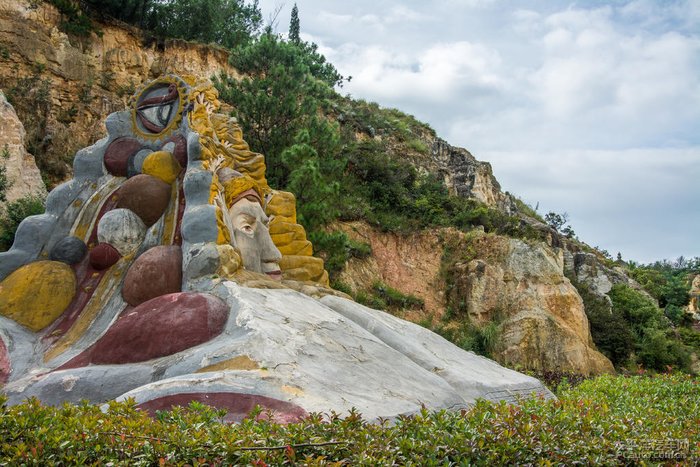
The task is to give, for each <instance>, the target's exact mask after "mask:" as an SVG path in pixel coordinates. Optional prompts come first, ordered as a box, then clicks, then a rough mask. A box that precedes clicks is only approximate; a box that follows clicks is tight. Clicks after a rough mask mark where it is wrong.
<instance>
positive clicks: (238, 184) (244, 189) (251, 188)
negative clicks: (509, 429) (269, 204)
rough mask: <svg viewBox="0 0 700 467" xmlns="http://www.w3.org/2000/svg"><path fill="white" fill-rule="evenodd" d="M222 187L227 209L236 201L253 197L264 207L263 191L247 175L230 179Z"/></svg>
mask: <svg viewBox="0 0 700 467" xmlns="http://www.w3.org/2000/svg"><path fill="white" fill-rule="evenodd" d="M222 185H223V187H224V195H225V197H226V206H227V207H229V208H230V207H231V206H233V204H234V203H236V201H238V200H240V199H242V198H245V197H247V196H251V197H254V198H255V199H256V200H257V201H258V202H259V203H260V205H261V206H263V207H265V204H264V202H263V200H264V199H265V196H264V194H263V191H262V189H261V188H260V185H259V184H258V183H257V182H256V181H255V180H253V178H252V177H250V176H249V175H245V174H241V175H239V176H237V177H233V178H230V179H228V180H226V181H225V182H223V184H222Z"/></svg>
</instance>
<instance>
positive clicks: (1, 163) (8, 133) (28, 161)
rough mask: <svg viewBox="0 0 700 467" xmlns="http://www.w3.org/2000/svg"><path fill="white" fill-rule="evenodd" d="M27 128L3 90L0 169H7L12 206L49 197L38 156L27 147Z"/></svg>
mask: <svg viewBox="0 0 700 467" xmlns="http://www.w3.org/2000/svg"><path fill="white" fill-rule="evenodd" d="M24 136H25V131H24V126H23V125H22V122H20V121H19V118H17V114H16V113H15V109H14V108H13V107H12V105H11V104H10V103H9V102H7V99H6V98H5V94H4V93H3V92H2V90H0V167H3V168H4V169H5V171H4V173H5V177H7V182H6V183H7V189H6V191H5V198H6V200H7V201H6V202H7V203H11V202H13V201H16V200H18V199H20V198H24V197H27V196H40V197H42V198H43V197H45V196H46V187H45V186H44V182H43V181H42V180H41V174H40V173H39V169H38V168H37V166H36V162H35V161H34V157H33V156H32V155H31V154H29V153H28V152H27V150H26V149H25V147H24ZM4 204H5V203H3V202H2V201H1V200H0V209H2V206H3V205H4Z"/></svg>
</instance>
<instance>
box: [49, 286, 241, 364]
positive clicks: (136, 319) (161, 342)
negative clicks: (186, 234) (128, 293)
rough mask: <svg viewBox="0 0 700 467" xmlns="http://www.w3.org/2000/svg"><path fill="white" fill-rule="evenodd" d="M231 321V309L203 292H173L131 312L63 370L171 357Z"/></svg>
mask: <svg viewBox="0 0 700 467" xmlns="http://www.w3.org/2000/svg"><path fill="white" fill-rule="evenodd" d="M227 319H228V306H227V305H226V303H224V301H223V300H221V299H220V298H218V297H215V296H214V295H210V294H203V293H187V292H180V293H173V294H168V295H162V296H160V297H156V298H154V299H152V300H149V301H147V302H145V303H142V304H141V305H139V306H137V307H135V308H133V309H131V310H129V311H127V312H126V314H123V315H122V316H120V317H119V319H118V320H117V322H116V323H114V324H113V325H112V327H110V328H109V330H107V332H106V333H105V334H104V335H103V336H102V337H101V338H100V340H98V341H97V342H96V343H95V344H94V345H92V346H91V347H90V348H88V349H87V350H86V351H85V352H83V353H82V354H80V355H78V356H77V357H75V358H74V359H73V360H71V361H69V362H68V363H66V364H65V365H63V366H62V367H61V369H65V368H76V367H79V366H85V365H89V364H90V363H94V364H98V365H102V364H121V363H136V362H145V361H146V360H151V359H153V358H158V357H164V356H166V355H172V354H174V353H177V352H180V351H182V350H185V349H189V348H190V347H194V346H195V345H199V344H202V343H204V342H207V341H209V340H210V339H212V338H213V337H215V336H217V335H219V334H220V333H221V331H223V329H224V325H225V324H226V320H227Z"/></svg>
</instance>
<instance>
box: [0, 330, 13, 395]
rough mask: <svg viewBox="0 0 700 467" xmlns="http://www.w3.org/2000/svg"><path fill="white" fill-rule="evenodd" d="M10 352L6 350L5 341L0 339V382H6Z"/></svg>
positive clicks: (9, 367) (8, 372)
mask: <svg viewBox="0 0 700 467" xmlns="http://www.w3.org/2000/svg"><path fill="white" fill-rule="evenodd" d="M10 370H11V366H10V353H9V352H8V351H7V346H6V345H5V342H4V341H3V340H2V339H0V384H5V383H7V379H8V378H9V377H10Z"/></svg>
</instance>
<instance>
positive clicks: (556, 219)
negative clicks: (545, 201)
mask: <svg viewBox="0 0 700 467" xmlns="http://www.w3.org/2000/svg"><path fill="white" fill-rule="evenodd" d="M544 221H545V222H546V223H547V224H549V226H550V227H552V228H553V229H554V230H556V231H557V232H561V233H563V234H564V235H566V236H567V237H569V238H574V237H575V236H576V233H575V232H574V229H572V228H571V226H570V225H566V223H567V222H569V214H568V213H566V212H563V213H561V214H557V213H556V212H551V211H550V212H548V213H547V214H545V216H544Z"/></svg>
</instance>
